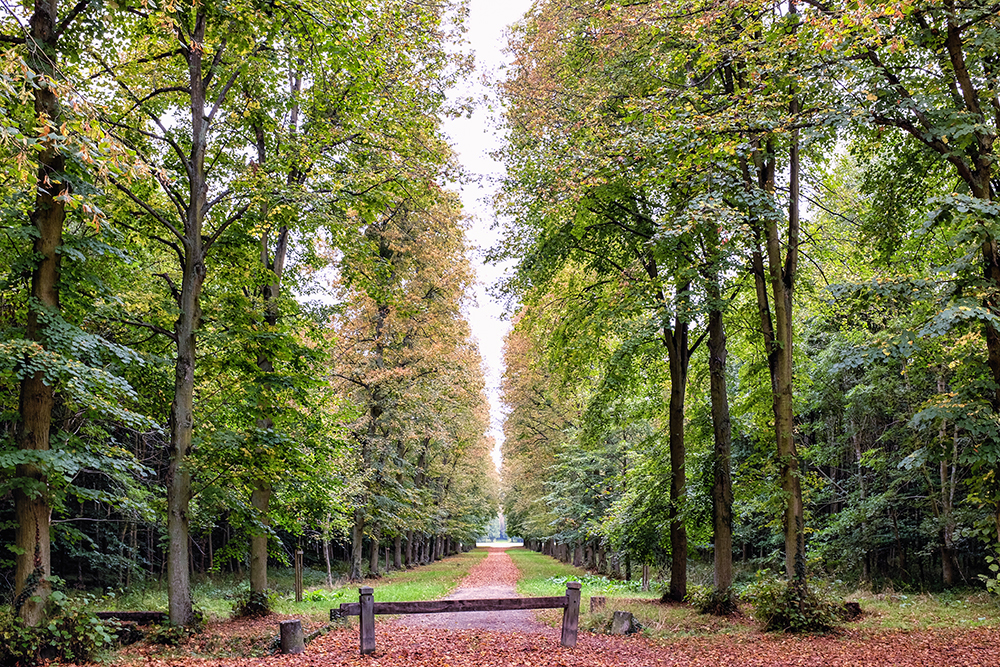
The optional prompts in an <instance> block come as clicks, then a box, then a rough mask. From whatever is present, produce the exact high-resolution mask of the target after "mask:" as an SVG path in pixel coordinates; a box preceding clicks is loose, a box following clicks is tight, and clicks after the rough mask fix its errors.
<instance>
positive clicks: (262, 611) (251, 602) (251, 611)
mask: <svg viewBox="0 0 1000 667" xmlns="http://www.w3.org/2000/svg"><path fill="white" fill-rule="evenodd" d="M270 613H271V597H270V596H269V595H268V594H267V593H262V592H259V591H251V590H249V589H247V590H243V591H240V592H239V593H237V594H236V595H235V596H234V597H233V618H263V617H264V616H267V615H268V614H270Z"/></svg>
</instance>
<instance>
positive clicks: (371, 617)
mask: <svg viewBox="0 0 1000 667" xmlns="http://www.w3.org/2000/svg"><path fill="white" fill-rule="evenodd" d="M358 593H359V594H360V597H359V599H358V602H360V603H361V655H368V654H370V653H374V652H375V591H374V589H372V588H371V587H370V586H364V587H362V588H359V589H358Z"/></svg>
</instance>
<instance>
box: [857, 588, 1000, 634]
mask: <svg viewBox="0 0 1000 667" xmlns="http://www.w3.org/2000/svg"><path fill="white" fill-rule="evenodd" d="M846 599H848V600H857V601H858V602H860V603H861V608H862V609H863V610H864V612H865V615H864V616H862V617H861V619H860V620H858V621H856V622H855V623H853V624H852V625H853V626H855V627H858V628H861V629H866V630H928V629H931V628H938V629H944V628H952V629H965V628H977V627H983V626H991V627H996V625H997V621H998V617H1000V601H998V600H997V598H995V597H993V596H991V595H990V594H989V593H986V592H985V591H980V590H953V591H946V592H943V593H906V594H903V593H880V594H877V595H876V594H873V593H871V592H867V591H855V592H854V593H852V594H851V595H848V596H847V597H846Z"/></svg>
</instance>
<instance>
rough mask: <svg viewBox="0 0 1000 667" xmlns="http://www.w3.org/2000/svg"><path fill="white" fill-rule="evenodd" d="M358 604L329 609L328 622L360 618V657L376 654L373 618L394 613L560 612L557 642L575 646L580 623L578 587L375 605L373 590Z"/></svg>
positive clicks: (366, 589)
mask: <svg viewBox="0 0 1000 667" xmlns="http://www.w3.org/2000/svg"><path fill="white" fill-rule="evenodd" d="M358 593H359V599H358V602H345V603H344V604H342V605H340V608H339V609H331V610H330V620H331V621H333V620H336V619H338V618H345V617H347V616H360V617H361V655H367V654H369V653H374V652H375V616H376V615H379V614H381V615H392V616H395V615H397V614H446V613H454V612H463V611H519V610H523V609H562V610H563V627H562V637H561V640H560V643H561V644H562V645H563V646H565V647H567V648H573V647H574V646H576V636H577V628H578V627H579V622H580V584H579V583H577V582H575V581H571V582H570V583H568V584H566V595H560V596H558V597H539V598H490V599H484V600H422V601H418V602H375V600H374V594H375V590H374V589H373V588H370V587H368V586H365V587H363V588H360V589H358Z"/></svg>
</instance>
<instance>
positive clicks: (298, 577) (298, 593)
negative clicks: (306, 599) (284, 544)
mask: <svg viewBox="0 0 1000 667" xmlns="http://www.w3.org/2000/svg"><path fill="white" fill-rule="evenodd" d="M295 601H296V602H302V549H296V550H295Z"/></svg>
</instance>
